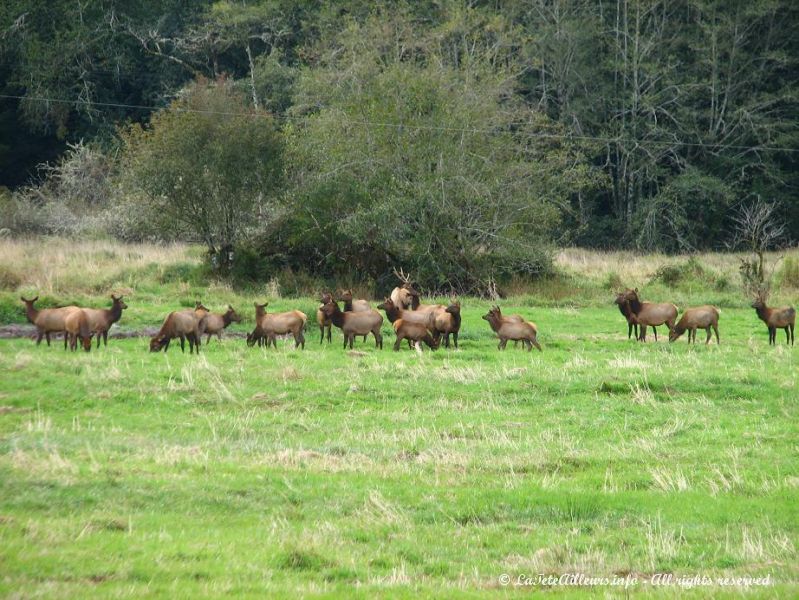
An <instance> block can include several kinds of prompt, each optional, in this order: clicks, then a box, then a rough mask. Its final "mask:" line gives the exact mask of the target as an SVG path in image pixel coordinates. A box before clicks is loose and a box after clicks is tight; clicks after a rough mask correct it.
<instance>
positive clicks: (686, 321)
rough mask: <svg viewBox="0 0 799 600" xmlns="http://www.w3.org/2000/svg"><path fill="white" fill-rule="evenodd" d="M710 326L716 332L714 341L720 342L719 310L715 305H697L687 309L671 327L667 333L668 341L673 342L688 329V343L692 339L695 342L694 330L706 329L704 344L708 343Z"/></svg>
mask: <svg viewBox="0 0 799 600" xmlns="http://www.w3.org/2000/svg"><path fill="white" fill-rule="evenodd" d="M711 328H712V329H713V331H715V332H716V343H717V344H720V343H721V341H720V340H719V310H718V309H717V308H716V307H715V306H698V307H696V308H689V309H687V310H686V311H685V312H684V313H683V315H682V318H680V321H679V322H678V323H677V324H676V325H675V326H674V327H672V329H671V332H670V333H669V341H670V342H673V341H674V340H676V339H677V338H679V337H680V336H681V335H682V334H683V333H685V332H686V331H688V343H689V344H690V343H691V339H693V341H694V344H695V343H696V330H697V329H704V330H706V331H707V339H706V340H705V344H709V343H710V338H711V337H712V336H711V334H710V330H711Z"/></svg>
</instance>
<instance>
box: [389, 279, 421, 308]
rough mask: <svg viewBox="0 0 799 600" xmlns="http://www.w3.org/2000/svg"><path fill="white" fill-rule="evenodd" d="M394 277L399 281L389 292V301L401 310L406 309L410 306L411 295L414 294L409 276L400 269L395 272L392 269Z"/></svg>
mask: <svg viewBox="0 0 799 600" xmlns="http://www.w3.org/2000/svg"><path fill="white" fill-rule="evenodd" d="M393 271H394V275H396V276H397V278H398V279H399V280H400V285H399V286H398V287H395V288H394V289H393V290H391V296H390V297H391V301H392V302H393V303H394V304H395V305H396V306H398V307H399V308H402V309H408V308H410V306H411V295H412V294H413V293H414V292H416V290H414V288H413V284H412V283H411V276H410V275H409V274H407V273H405V271H403V270H402V269H400V270H399V272H398V271H397V269H393Z"/></svg>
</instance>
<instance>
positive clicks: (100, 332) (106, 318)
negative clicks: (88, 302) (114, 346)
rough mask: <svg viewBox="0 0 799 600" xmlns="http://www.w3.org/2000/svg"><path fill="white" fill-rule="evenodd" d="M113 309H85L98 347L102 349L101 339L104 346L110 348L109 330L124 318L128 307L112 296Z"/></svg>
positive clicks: (120, 297) (119, 298)
mask: <svg viewBox="0 0 799 600" xmlns="http://www.w3.org/2000/svg"><path fill="white" fill-rule="evenodd" d="M111 302H112V303H111V308H84V309H83V311H84V312H85V313H86V316H87V317H88V319H89V328H90V329H91V330H92V332H93V333H95V334H96V335H97V347H98V348H99V347H100V338H101V337H102V338H103V344H104V345H105V346H108V330H109V329H111V325H113V324H114V323H116V322H117V321H119V319H121V318H122V311H123V310H124V309H126V308H127V307H128V305H127V304H125V302H124V301H123V300H122V296H119V297H118V298H117V297H116V296H114V294H111Z"/></svg>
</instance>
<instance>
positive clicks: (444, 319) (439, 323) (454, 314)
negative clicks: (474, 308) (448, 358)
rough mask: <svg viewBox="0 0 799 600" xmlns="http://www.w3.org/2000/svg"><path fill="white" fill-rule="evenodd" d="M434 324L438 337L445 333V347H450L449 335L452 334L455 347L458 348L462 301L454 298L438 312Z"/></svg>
mask: <svg viewBox="0 0 799 600" xmlns="http://www.w3.org/2000/svg"><path fill="white" fill-rule="evenodd" d="M433 325H434V328H435V334H436V337H437V338H438V337H440V336H441V335H442V334H443V336H444V346H445V347H447V348H449V336H450V334H452V339H453V341H454V343H455V348H457V347H458V332H460V329H461V303H460V302H459V301H458V300H453V301H452V302H450V304H449V306H447V308H445V309H444V310H443V311H439V312H436V313H435V321H434V323H433Z"/></svg>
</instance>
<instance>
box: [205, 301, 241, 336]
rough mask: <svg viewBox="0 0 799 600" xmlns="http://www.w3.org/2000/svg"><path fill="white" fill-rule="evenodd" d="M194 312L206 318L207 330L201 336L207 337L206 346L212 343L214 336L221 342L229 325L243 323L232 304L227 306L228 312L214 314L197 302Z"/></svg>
mask: <svg viewBox="0 0 799 600" xmlns="http://www.w3.org/2000/svg"><path fill="white" fill-rule="evenodd" d="M194 312H195V314H197V315H198V316H199V317H200V318H205V328H204V331H203V332H202V333H201V334H200V336H202V334H203V333H204V334H205V335H206V336H207V337H206V338H205V345H206V346H207V345H208V344H209V343H210V342H211V336H212V335H216V339H217V340H219V341H220V342H221V341H222V332H223V331H224V330H225V329H226V328H227V327H228V325H230V324H231V323H241V317H240V316H239V313H237V312H236V311H235V310H234V309H233V307H232V306H230V304H228V305H227V310H226V311H225V312H224V313H212V312H210V311H209V310H208V309H207V308H205V307H204V306H203V305H202V303H200V302H197V304H196V305H195V307H194Z"/></svg>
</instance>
